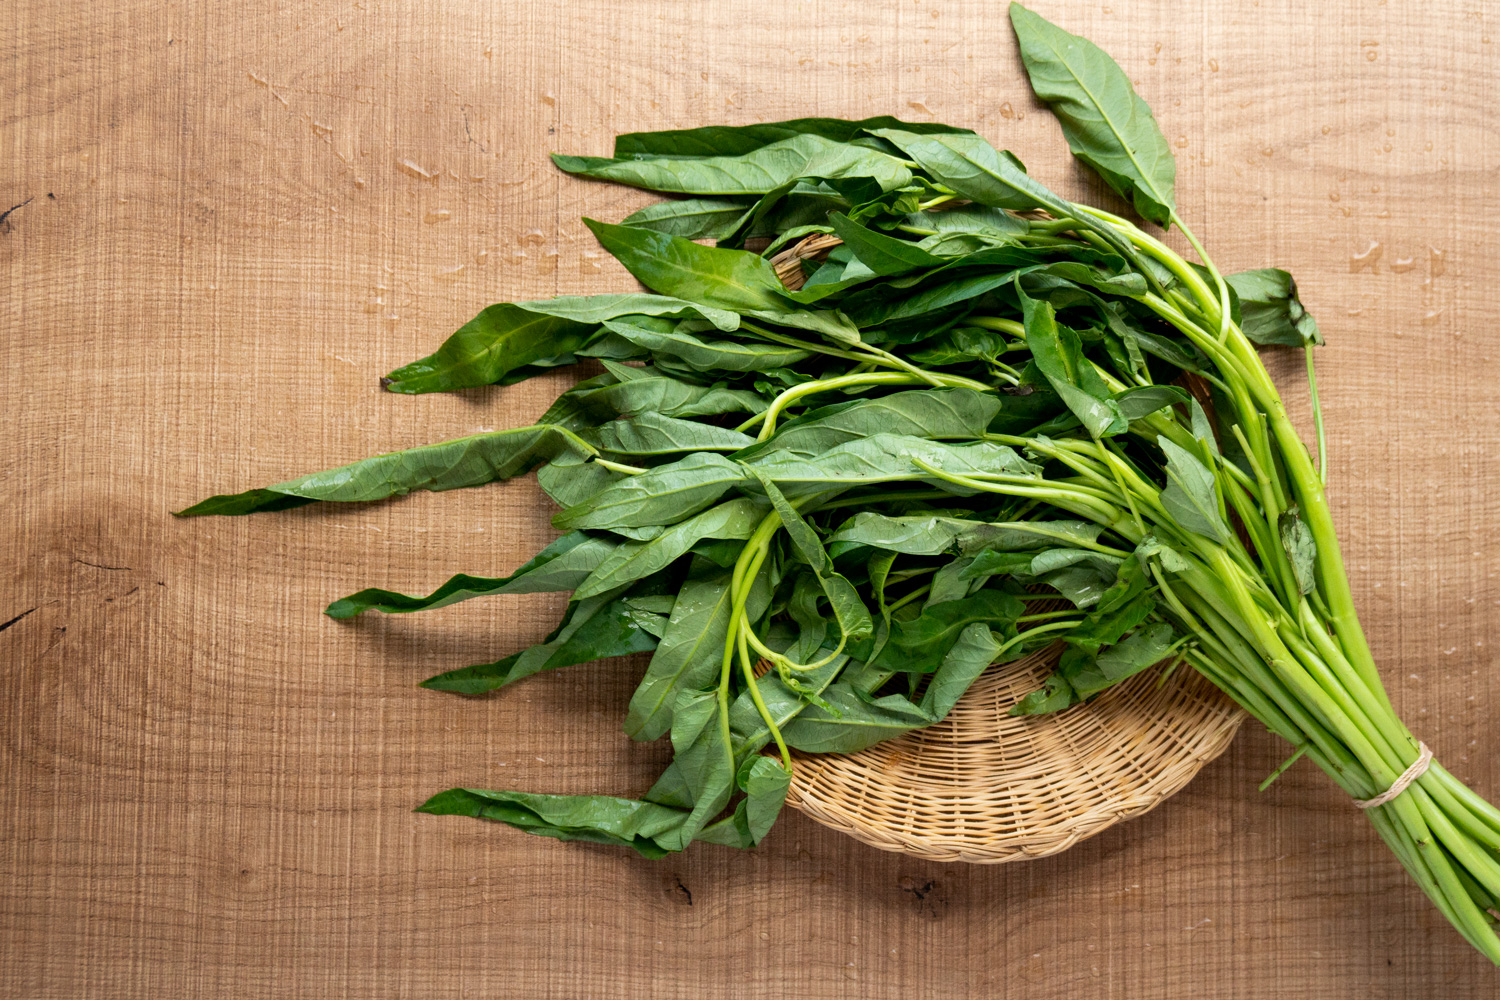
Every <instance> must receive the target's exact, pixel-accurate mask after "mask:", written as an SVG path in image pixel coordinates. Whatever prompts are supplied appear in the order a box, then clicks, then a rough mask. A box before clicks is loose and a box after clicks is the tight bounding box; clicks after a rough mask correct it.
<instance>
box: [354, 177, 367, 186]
mask: <svg viewBox="0 0 1500 1000" xmlns="http://www.w3.org/2000/svg"><path fill="white" fill-rule="evenodd" d="M354 186H355V187H357V188H362V187H364V186H365V179H364V178H363V177H356V178H354Z"/></svg>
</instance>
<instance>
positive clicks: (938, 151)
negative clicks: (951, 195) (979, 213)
mask: <svg viewBox="0 0 1500 1000" xmlns="http://www.w3.org/2000/svg"><path fill="white" fill-rule="evenodd" d="M872 132H873V134H875V135H878V136H880V137H881V138H882V139H886V140H889V141H890V142H891V143H892V144H894V145H895V146H896V148H898V149H900V150H901V151H902V152H903V153H905V154H906V155H907V156H909V157H911V158H912V159H913V160H916V161H917V163H918V164H920V165H921V167H922V169H923V170H925V171H926V172H927V174H928V176H930V177H931V178H932V179H933V180H934V181H936V182H938V183H939V184H945V185H947V186H948V187H950V188H952V189H953V190H954V191H956V192H958V194H959V195H960V196H962V197H964V198H967V199H969V200H970V201H977V202H979V204H981V205H988V206H990V207H991V208H1009V209H1012V210H1014V211H1025V210H1027V209H1033V208H1047V209H1057V210H1058V214H1059V215H1060V216H1065V215H1066V214H1067V211H1066V209H1065V208H1063V206H1064V205H1065V204H1066V202H1064V201H1063V200H1062V199H1061V198H1059V197H1058V196H1057V195H1055V194H1053V193H1052V192H1051V191H1048V190H1047V189H1046V188H1045V187H1043V186H1042V185H1041V184H1039V183H1037V182H1036V181H1034V180H1032V179H1031V177H1029V176H1028V175H1027V173H1026V168H1025V167H1024V166H1023V165H1022V164H1021V161H1020V160H1018V159H1016V158H1015V157H1014V156H1012V155H1011V154H1010V153H1008V152H1005V153H1002V152H1001V151H999V150H997V149H996V148H995V147H994V146H991V145H990V144H989V143H987V142H985V141H984V140H983V139H981V138H980V137H979V136H977V135H917V134H915V133H912V132H910V131H905V130H901V129H888V128H887V129H873V130H872Z"/></svg>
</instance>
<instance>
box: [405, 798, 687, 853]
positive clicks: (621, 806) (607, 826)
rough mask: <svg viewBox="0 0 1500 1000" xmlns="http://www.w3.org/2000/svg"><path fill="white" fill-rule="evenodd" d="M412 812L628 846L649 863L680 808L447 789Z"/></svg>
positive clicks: (680, 820)
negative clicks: (491, 822)
mask: <svg viewBox="0 0 1500 1000" xmlns="http://www.w3.org/2000/svg"><path fill="white" fill-rule="evenodd" d="M417 812H425V813H432V814H434V815H437V816H473V817H475V818H477V819H487V820H494V821H495V822H499V823H506V824H508V825H510V826H513V827H515V828H516V829H518V830H524V831H525V832H527V833H535V834H539V835H541V836H543V837H555V838H556V839H558V840H584V841H590V842H592V843H596V844H614V845H618V846H622V847H630V848H633V849H634V850H636V851H638V852H640V853H641V854H642V855H644V856H645V857H648V858H661V857H665V856H666V855H667V853H668V851H669V849H668V848H664V847H663V846H662V843H661V842H662V840H663V839H664V834H666V833H668V832H669V831H672V830H675V829H676V828H677V827H679V826H681V825H682V823H683V820H684V813H683V811H682V810H681V809H673V808H671V807H669V806H662V805H657V804H655V803H653V802H637V801H634V800H632V799H617V798H614V797H612V796H607V795H538V794H535V793H531V792H492V791H485V790H483V789H478V788H451V789H449V790H448V791H446V792H439V793H438V794H437V795H434V796H433V797H432V798H430V799H428V800H427V801H426V802H424V803H423V804H422V805H421V806H418V807H417Z"/></svg>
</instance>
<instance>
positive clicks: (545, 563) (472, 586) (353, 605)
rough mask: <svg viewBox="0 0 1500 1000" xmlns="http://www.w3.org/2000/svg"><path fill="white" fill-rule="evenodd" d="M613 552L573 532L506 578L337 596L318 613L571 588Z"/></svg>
mask: <svg viewBox="0 0 1500 1000" xmlns="http://www.w3.org/2000/svg"><path fill="white" fill-rule="evenodd" d="M614 550H615V545H614V544H613V543H612V542H608V541H605V540H604V539H602V538H595V537H593V536H590V535H587V534H585V533H583V532H581V531H574V532H571V533H569V534H566V535H563V536H562V537H561V538H559V539H558V540H557V541H555V542H553V543H552V544H551V545H548V546H547V547H546V548H545V549H543V550H542V551H540V552H538V553H537V554H536V555H535V556H534V557H533V558H532V559H531V560H529V561H528V562H526V563H525V564H524V565H522V566H521V568H520V569H518V570H516V571H515V572H514V573H512V574H511V575H510V576H506V577H500V578H498V579H495V578H490V577H483V576H468V575H466V574H463V573H460V574H458V575H457V576H454V577H452V578H451V579H450V580H449V581H448V582H447V583H445V584H443V585H442V586H441V587H439V588H438V589H437V590H434V591H433V592H432V593H430V594H428V595H427V596H426V597H408V596H406V595H405V594H397V593H393V592H392V591H389V590H376V589H374V588H370V589H367V590H361V591H360V592H359V593H357V594H350V595H349V596H348V597H341V598H339V599H338V600H337V601H334V602H333V603H332V604H330V605H328V608H327V610H326V611H325V612H324V614H326V615H328V617H330V618H353V617H354V616H355V615H358V614H361V613H363V612H365V611H383V612H385V613H387V614H405V613H407V612H411V611H424V610H427V609H430V608H444V607H447V606H448V605H450V604H457V603H458V602H459V601H467V600H468V599H469V598H471V597H484V596H489V595H493V594H537V593H543V592H546V591H556V590H573V589H574V588H576V587H577V586H578V585H579V584H580V583H582V582H583V581H584V580H586V579H588V577H589V575H590V574H591V573H593V572H594V571H595V570H596V569H597V568H598V566H599V564H600V563H601V562H603V561H604V560H605V559H606V557H608V556H609V555H610V554H611V553H612V552H613V551H614Z"/></svg>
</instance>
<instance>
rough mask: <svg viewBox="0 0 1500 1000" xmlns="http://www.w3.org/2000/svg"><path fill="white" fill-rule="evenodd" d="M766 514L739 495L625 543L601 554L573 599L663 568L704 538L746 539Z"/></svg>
mask: <svg viewBox="0 0 1500 1000" xmlns="http://www.w3.org/2000/svg"><path fill="white" fill-rule="evenodd" d="M765 514H766V507H765V505H764V504H761V503H758V502H756V501H754V500H750V499H746V498H740V499H738V500H731V501H729V502H728V503H723V504H720V505H719V506H717V507H713V508H710V509H709V510H706V511H704V512H703V513H701V514H699V515H697V516H696V517H691V518H688V519H687V520H686V521H681V522H679V523H677V524H674V525H672V526H671V527H670V528H668V529H667V530H665V531H663V532H662V533H661V534H659V535H657V536H656V537H655V538H653V539H651V540H650V541H645V542H626V543H625V544H623V545H620V546H618V547H616V548H615V549H614V550H613V551H612V552H610V553H609V554H608V555H606V556H605V557H604V559H603V560H601V561H600V562H599V564H598V567H597V568H596V569H595V570H594V571H593V573H591V574H590V575H589V577H588V579H586V580H584V581H583V582H582V583H580V584H578V589H577V591H576V592H575V593H574V595H573V599H574V600H580V599H582V598H585V597H593V596H595V595H596V594H602V593H604V592H606V591H609V590H614V589H615V588H616V587H622V586H624V585H625V584H627V583H630V582H632V581H634V580H640V579H644V578H645V577H648V576H651V575H652V574H654V573H659V572H661V571H662V570H664V569H666V568H667V567H668V566H670V565H671V564H672V563H673V562H675V561H676V560H677V559H679V558H680V557H682V556H683V555H686V554H687V551H688V550H689V549H691V548H692V547H693V546H694V545H695V544H696V543H698V542H699V541H701V540H702V539H705V538H738V539H744V538H749V537H750V535H751V534H752V533H753V532H754V531H755V527H756V525H758V524H759V523H760V522H761V519H762V518H763V517H764V516H765Z"/></svg>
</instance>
